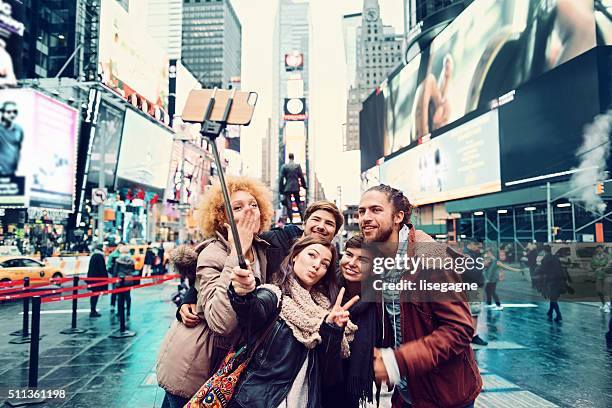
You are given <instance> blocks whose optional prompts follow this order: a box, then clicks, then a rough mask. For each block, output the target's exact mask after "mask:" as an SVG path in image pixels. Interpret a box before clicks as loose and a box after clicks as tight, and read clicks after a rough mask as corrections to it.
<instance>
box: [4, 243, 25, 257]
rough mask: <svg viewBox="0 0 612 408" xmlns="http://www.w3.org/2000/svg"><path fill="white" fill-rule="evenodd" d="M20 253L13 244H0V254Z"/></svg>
mask: <svg viewBox="0 0 612 408" xmlns="http://www.w3.org/2000/svg"><path fill="white" fill-rule="evenodd" d="M10 255H17V256H19V255H21V252H19V248H17V247H16V246H14V245H0V256H10Z"/></svg>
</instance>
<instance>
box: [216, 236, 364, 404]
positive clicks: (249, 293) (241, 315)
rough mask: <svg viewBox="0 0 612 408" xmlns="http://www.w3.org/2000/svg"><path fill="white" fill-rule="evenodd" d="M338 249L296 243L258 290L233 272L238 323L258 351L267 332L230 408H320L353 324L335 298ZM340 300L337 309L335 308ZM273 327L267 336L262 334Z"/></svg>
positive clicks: (319, 242) (244, 274)
mask: <svg viewBox="0 0 612 408" xmlns="http://www.w3.org/2000/svg"><path fill="white" fill-rule="evenodd" d="M336 257H337V255H336V249H335V248H334V245H333V244H332V243H330V242H328V241H326V240H325V239H322V238H320V237H318V236H308V237H303V238H300V239H298V240H297V241H296V242H295V244H294V245H293V247H292V250H291V253H290V255H289V256H288V257H287V258H285V260H284V261H283V263H282V265H281V269H280V271H279V273H278V274H276V275H275V277H274V284H273V285H269V284H268V285H261V286H257V283H256V280H255V275H254V273H253V270H252V269H249V270H243V269H240V268H234V269H233V271H232V276H231V285H230V286H229V289H228V290H227V292H228V296H229V299H230V302H231V305H232V308H233V309H234V311H235V312H236V315H237V316H238V324H239V325H240V328H241V329H242V330H246V331H247V333H248V336H247V338H249V339H250V343H249V346H250V347H253V346H254V344H255V343H256V342H257V340H258V334H259V335H261V334H262V333H264V334H267V336H266V337H264V338H263V339H262V340H263V342H262V344H261V350H269V352H267V353H261V354H260V353H256V354H255V357H254V358H253V359H252V360H251V361H250V362H249V364H248V365H247V366H246V368H245V370H244V372H243V373H242V375H241V376H240V379H239V381H238V383H237V384H236V387H235V392H234V395H233V396H232V398H231V400H230V401H229V404H228V407H230V408H242V407H249V408H281V407H282V408H316V407H320V406H321V394H322V389H323V385H324V384H325V383H326V382H327V381H329V379H328V376H331V375H333V374H334V373H335V372H337V370H338V369H339V365H340V361H341V360H340V357H341V356H342V357H348V356H349V353H350V349H349V342H350V341H351V340H352V338H353V336H354V332H355V329H356V326H355V325H354V324H352V323H351V322H350V320H349V316H350V313H349V311H348V309H349V308H350V307H351V306H352V305H353V304H354V303H355V302H357V300H358V299H359V297H358V296H355V297H354V298H352V299H351V300H349V301H348V302H346V303H345V304H344V305H342V297H343V294H344V289H341V290H340V292H339V293H338V288H337V282H336V277H335V274H334V270H333V265H335V264H336ZM334 300H335V303H332V302H333V301H334ZM265 328H268V330H265V331H264V329H265Z"/></svg>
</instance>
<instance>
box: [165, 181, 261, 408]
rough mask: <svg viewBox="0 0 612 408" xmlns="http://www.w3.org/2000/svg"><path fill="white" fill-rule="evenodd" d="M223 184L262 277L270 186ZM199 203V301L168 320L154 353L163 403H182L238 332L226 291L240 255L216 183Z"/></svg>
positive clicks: (245, 245)
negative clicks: (202, 240)
mask: <svg viewBox="0 0 612 408" xmlns="http://www.w3.org/2000/svg"><path fill="white" fill-rule="evenodd" d="M227 188H228V190H229V194H230V203H231V208H232V211H233V215H234V219H235V220H236V227H237V229H238V235H239V237H240V244H241V246H242V251H243V254H244V257H245V259H246V260H248V262H249V264H250V265H251V267H252V269H253V274H254V276H255V277H256V278H257V279H259V280H260V281H261V282H266V278H267V275H266V270H267V269H266V267H267V265H266V256H265V251H266V249H267V247H268V244H267V243H266V242H265V241H263V240H262V239H260V238H259V234H261V233H262V232H263V231H264V230H265V229H267V228H268V226H269V225H270V220H271V218H272V203H271V198H270V192H269V191H268V190H267V188H266V187H264V185H263V184H261V183H260V182H258V181H256V180H254V179H250V178H247V177H228V178H227ZM199 208H200V212H199V228H200V233H201V234H202V235H203V236H204V237H206V240H205V241H204V242H203V243H201V244H200V245H198V246H197V247H196V249H195V250H194V251H199V253H197V252H196V254H194V257H197V262H196V265H195V271H192V272H191V273H192V274H193V275H194V276H195V277H196V278H195V285H194V287H195V289H196V296H197V303H196V304H195V307H194V308H193V309H191V310H190V313H191V314H192V315H193V317H190V316H185V317H183V318H182V320H183V322H184V323H185V324H181V323H180V322H179V321H174V322H173V323H172V325H171V326H170V329H169V330H168V333H167V334H166V337H165V338H164V341H163V343H162V345H161V347H160V351H159V354H158V358H157V382H158V384H159V386H160V387H161V388H163V389H164V390H165V391H166V395H165V397H164V403H163V407H164V408H175V407H183V406H184V405H185V404H186V403H187V401H188V400H189V398H191V397H192V396H193V395H194V394H195V392H196V391H197V390H198V388H199V387H200V386H201V385H202V384H203V383H204V381H206V380H207V379H208V378H209V377H210V376H211V374H212V371H213V370H215V369H216V367H217V366H218V365H219V363H220V362H221V359H222V358H223V357H225V355H226V354H227V352H228V350H229V349H230V347H231V346H232V345H233V344H234V343H235V341H236V338H237V335H238V332H237V330H236V328H237V325H238V323H237V321H236V314H235V312H234V310H233V309H232V306H231V305H230V301H229V298H228V295H227V288H228V287H229V284H230V276H231V271H232V270H233V268H234V267H235V266H237V265H238V257H237V255H236V245H235V243H234V242H235V241H234V237H233V235H232V233H231V231H230V228H229V225H228V219H227V216H226V214H225V208H224V202H223V195H222V191H221V186H220V185H219V184H217V185H215V186H213V187H212V188H211V189H210V190H208V191H207V192H206V193H205V194H204V196H203V197H202V202H201V205H200V207H199ZM175 252H176V251H175ZM179 253H180V252H179ZM173 260H174V257H173ZM173 262H174V261H173ZM176 266H177V269H179V270H180V269H182V266H181V265H176ZM179 310H180V309H179ZM177 317H178V313H177ZM200 323H202V324H200Z"/></svg>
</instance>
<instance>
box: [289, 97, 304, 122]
mask: <svg viewBox="0 0 612 408" xmlns="http://www.w3.org/2000/svg"><path fill="white" fill-rule="evenodd" d="M306 118H307V115H306V98H285V104H284V114H283V119H284V120H287V121H289V120H306Z"/></svg>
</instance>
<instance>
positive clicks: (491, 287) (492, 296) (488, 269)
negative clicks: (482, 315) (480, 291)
mask: <svg viewBox="0 0 612 408" xmlns="http://www.w3.org/2000/svg"><path fill="white" fill-rule="evenodd" d="M500 268H502V269H505V270H507V271H511V272H520V271H521V270H520V269H516V268H513V267H511V266H510V265H507V264H506V263H504V262H502V261H500V260H499V259H497V257H496V256H495V255H494V254H493V251H492V250H491V249H488V250H487V251H486V253H485V270H484V278H485V294H486V297H487V307H489V308H492V309H493V310H497V311H501V310H504V307H503V306H502V304H501V301H500V300H499V296H498V295H497V284H498V283H499V281H500V280H502V279H503V275H502V274H501V273H500V270H499V269H500ZM493 301H495V306H493V304H492V302H493Z"/></svg>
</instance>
